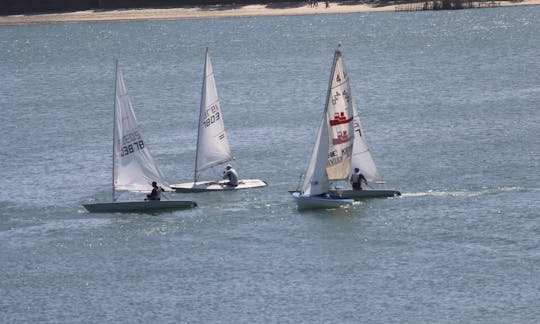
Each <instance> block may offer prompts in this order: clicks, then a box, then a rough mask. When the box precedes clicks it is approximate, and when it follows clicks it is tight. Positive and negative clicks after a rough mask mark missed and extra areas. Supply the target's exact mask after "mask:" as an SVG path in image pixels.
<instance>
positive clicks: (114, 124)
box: [112, 59, 118, 202]
mask: <svg viewBox="0 0 540 324" xmlns="http://www.w3.org/2000/svg"><path fill="white" fill-rule="evenodd" d="M117 91H118V59H117V60H116V74H115V78H114V109H113V145H112V164H113V165H112V170H113V171H112V201H113V202H115V201H116V191H115V186H114V179H115V171H116V161H115V159H116V152H115V147H116V131H117V130H116V127H117V126H116V108H117V107H116V106H117V103H116V101H117V98H116V96H117Z"/></svg>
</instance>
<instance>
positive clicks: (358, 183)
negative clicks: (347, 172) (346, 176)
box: [349, 168, 367, 190]
mask: <svg viewBox="0 0 540 324" xmlns="http://www.w3.org/2000/svg"><path fill="white" fill-rule="evenodd" d="M349 181H350V183H351V185H352V187H353V190H364V189H363V188H362V182H364V183H365V184H367V179H366V177H364V175H363V174H362V173H360V169H358V168H354V173H353V174H352V175H351V179H350V180H349Z"/></svg>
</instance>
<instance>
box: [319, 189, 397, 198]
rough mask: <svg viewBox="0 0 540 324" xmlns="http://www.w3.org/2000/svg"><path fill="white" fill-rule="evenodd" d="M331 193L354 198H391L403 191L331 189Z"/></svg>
mask: <svg viewBox="0 0 540 324" xmlns="http://www.w3.org/2000/svg"><path fill="white" fill-rule="evenodd" d="M330 194H332V195H336V196H341V197H344V198H352V199H354V200H362V199H370V198H389V197H395V196H401V192H399V191H397V190H377V189H373V190H339V189H335V190H331V191H330Z"/></svg>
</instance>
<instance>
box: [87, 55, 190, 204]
mask: <svg viewBox="0 0 540 324" xmlns="http://www.w3.org/2000/svg"><path fill="white" fill-rule="evenodd" d="M113 128H114V130H113V158H112V160H113V172H112V202H108V203H94V204H84V205H83V206H84V208H86V209H87V210H88V211H89V212H91V213H114V212H148V211H156V210H162V209H169V210H170V209H185V208H192V207H195V206H197V204H196V203H195V202H194V201H178V200H166V201H161V200H148V201H125V202H118V201H116V200H117V197H116V191H117V190H129V191H150V190H151V188H152V186H151V183H152V182H153V181H155V182H156V183H157V185H158V186H160V187H167V185H168V183H167V181H166V180H165V177H164V175H163V173H162V172H161V170H160V169H159V167H158V165H157V163H156V162H155V161H154V158H153V157H152V154H151V153H150V150H149V148H148V144H147V142H145V141H144V139H143V136H142V132H141V130H140V128H139V125H138V123H137V118H136V117H135V112H134V110H133V106H132V105H131V101H130V99H129V96H128V93H127V88H126V85H125V82H124V78H123V76H122V71H121V69H120V67H119V65H118V61H117V62H116V88H115V104H114V126H113Z"/></svg>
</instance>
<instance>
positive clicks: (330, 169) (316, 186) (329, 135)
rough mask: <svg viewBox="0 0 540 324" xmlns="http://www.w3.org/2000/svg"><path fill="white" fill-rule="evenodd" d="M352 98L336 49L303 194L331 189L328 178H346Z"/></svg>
mask: <svg viewBox="0 0 540 324" xmlns="http://www.w3.org/2000/svg"><path fill="white" fill-rule="evenodd" d="M353 131H354V127H353V101H352V98H351V90H350V86H349V77H348V75H347V72H346V70H345V65H344V63H343V56H342V54H341V51H340V50H339V48H338V49H336V51H335V53H334V61H333V64H332V72H331V74H330V81H329V85H328V92H327V99H326V105H325V110H324V114H323V118H322V121H321V125H320V126H319V130H318V131H317V138H316V143H315V146H314V149H313V152H312V154H311V159H310V163H309V166H308V170H307V172H306V177H305V179H304V184H303V187H302V191H303V193H304V194H305V195H318V194H322V193H326V192H328V191H329V189H330V181H332V180H344V179H347V178H348V177H349V172H350V168H351V155H352V149H353Z"/></svg>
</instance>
